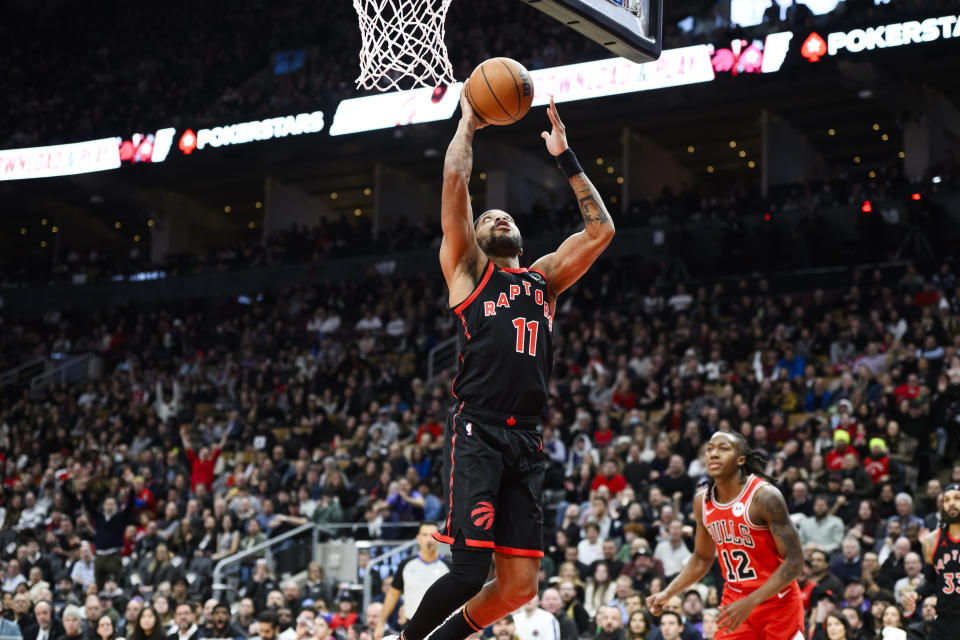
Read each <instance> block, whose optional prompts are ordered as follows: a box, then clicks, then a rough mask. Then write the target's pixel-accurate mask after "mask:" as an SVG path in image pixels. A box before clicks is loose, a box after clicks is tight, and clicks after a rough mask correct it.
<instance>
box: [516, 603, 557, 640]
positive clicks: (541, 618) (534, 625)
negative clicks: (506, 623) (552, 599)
mask: <svg viewBox="0 0 960 640" xmlns="http://www.w3.org/2000/svg"><path fill="white" fill-rule="evenodd" d="M558 597H559V596H558ZM513 622H514V626H515V628H516V634H517V637H518V638H520V640H541V639H542V638H559V637H560V623H559V622H557V619H556V618H555V617H554V616H553V614H551V613H549V612H547V611H545V610H544V609H541V608H540V598H539V597H538V596H534V597H533V599H532V600H531V601H530V602H528V603H527V604H525V605H523V608H522V609H521V610H520V611H519V612H517V614H516V616H515V617H514V619H513Z"/></svg>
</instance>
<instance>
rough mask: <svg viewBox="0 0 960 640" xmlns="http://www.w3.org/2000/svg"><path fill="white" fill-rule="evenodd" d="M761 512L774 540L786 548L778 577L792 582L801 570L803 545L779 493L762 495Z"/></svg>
mask: <svg viewBox="0 0 960 640" xmlns="http://www.w3.org/2000/svg"><path fill="white" fill-rule="evenodd" d="M762 504H763V510H764V512H765V513H766V516H767V526H769V527H770V533H772V534H773V536H774V538H776V539H778V540H780V541H782V542H783V546H784V547H786V549H785V551H786V553H785V554H784V561H783V565H782V566H781V567H780V577H781V578H783V579H784V580H788V581H789V580H793V579H794V578H796V577H797V576H798V575H800V572H801V571H802V570H803V545H802V544H801V543H800V534H799V533H797V528H796V527H795V526H793V521H792V520H790V514H789V513H788V512H787V504H786V502H784V501H783V496H781V495H780V492H779V491H773V490H770V489H766V490H765V491H763V495H762Z"/></svg>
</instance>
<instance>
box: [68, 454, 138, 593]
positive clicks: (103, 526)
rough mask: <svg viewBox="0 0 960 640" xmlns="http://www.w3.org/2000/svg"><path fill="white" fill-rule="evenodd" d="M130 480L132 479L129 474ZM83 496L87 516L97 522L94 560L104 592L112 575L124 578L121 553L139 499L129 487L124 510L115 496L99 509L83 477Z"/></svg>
mask: <svg viewBox="0 0 960 640" xmlns="http://www.w3.org/2000/svg"><path fill="white" fill-rule="evenodd" d="M127 477H128V478H130V477H132V474H130V472H129V471H128V472H127ZM79 486H80V487H81V491H82V497H83V506H84V508H85V509H86V510H87V514H88V516H89V517H90V518H92V520H93V525H94V530H95V531H96V534H95V537H94V540H93V545H94V547H96V558H95V560H94V565H93V569H94V575H95V579H96V581H97V588H98V589H102V588H103V583H104V581H105V580H106V577H107V576H108V575H115V576H116V575H120V573H121V572H122V565H121V553H122V551H123V548H124V539H123V538H124V533H125V530H126V528H127V525H128V524H129V523H130V521H131V519H132V517H133V509H134V506H135V505H134V501H135V498H136V496H135V495H134V493H133V491H131V490H130V488H129V487H128V488H126V491H125V495H123V496H122V501H123V503H124V507H123V509H122V510H118V508H117V499H116V498H114V497H113V496H110V495H108V496H106V497H105V498H104V499H103V505H102V508H100V509H98V508H97V505H96V504H95V503H94V502H93V499H92V496H91V495H90V493H89V491H87V489H86V479H85V478H81V480H80V485H79Z"/></svg>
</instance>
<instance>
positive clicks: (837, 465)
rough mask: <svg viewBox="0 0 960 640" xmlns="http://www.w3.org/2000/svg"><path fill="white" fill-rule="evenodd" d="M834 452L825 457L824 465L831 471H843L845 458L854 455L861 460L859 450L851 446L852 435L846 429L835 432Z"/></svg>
mask: <svg viewBox="0 0 960 640" xmlns="http://www.w3.org/2000/svg"><path fill="white" fill-rule="evenodd" d="M833 445H834V446H833V450H831V451H830V453H828V454H827V455H825V456H824V457H823V462H824V465H826V467H827V469H828V470H829V471H837V470H840V469H843V456H845V455H847V454H848V453H852V454H853V455H855V456H857V460H859V459H860V454H859V453H857V450H856V449H854V448H853V447H851V446H850V433H849V432H848V431H845V430H844V429H837V430H836V431H834V432H833Z"/></svg>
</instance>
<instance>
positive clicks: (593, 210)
mask: <svg viewBox="0 0 960 640" xmlns="http://www.w3.org/2000/svg"><path fill="white" fill-rule="evenodd" d="M577 203H578V204H579V205H580V214H581V215H583V222H584V224H591V223H593V222H599V223H600V224H606V223H607V215H606V214H605V213H604V212H603V209H602V208H601V207H600V205H598V204H597V199H596V198H595V197H594V196H593V194H592V193H591V194H588V195H586V196H583V197H582V198H578V199H577Z"/></svg>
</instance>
